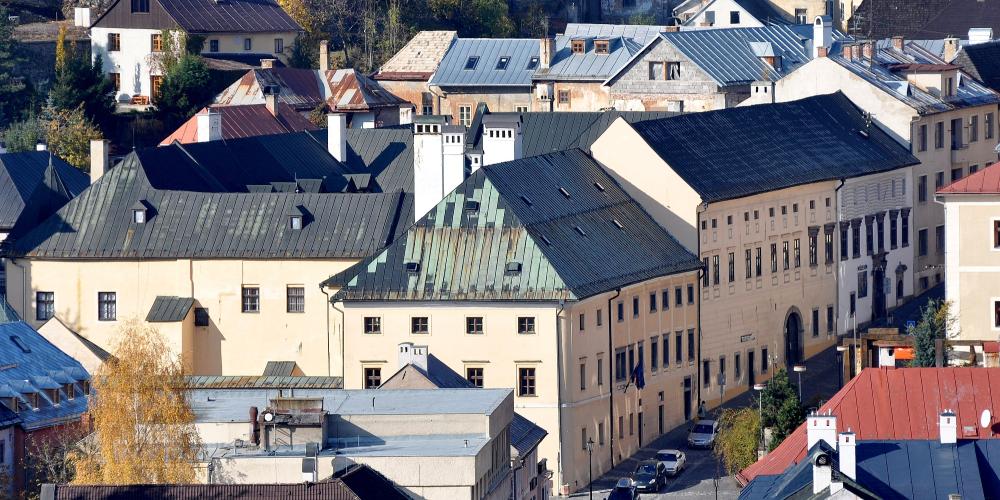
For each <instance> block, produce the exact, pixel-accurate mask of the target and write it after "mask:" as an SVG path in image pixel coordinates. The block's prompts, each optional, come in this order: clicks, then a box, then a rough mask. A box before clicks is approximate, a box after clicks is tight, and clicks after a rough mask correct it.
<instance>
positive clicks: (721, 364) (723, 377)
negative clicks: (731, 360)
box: [719, 356, 728, 384]
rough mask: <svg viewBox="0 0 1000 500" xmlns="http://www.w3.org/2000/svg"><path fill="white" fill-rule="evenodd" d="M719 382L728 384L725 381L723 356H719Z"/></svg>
mask: <svg viewBox="0 0 1000 500" xmlns="http://www.w3.org/2000/svg"><path fill="white" fill-rule="evenodd" d="M719 380H721V381H722V382H723V384H725V383H727V382H728V381H727V380H726V357H725V356H719Z"/></svg>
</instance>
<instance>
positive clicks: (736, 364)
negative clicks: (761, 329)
mask: <svg viewBox="0 0 1000 500" xmlns="http://www.w3.org/2000/svg"><path fill="white" fill-rule="evenodd" d="M742 371H743V363H741V362H740V353H738V352H735V353H733V378H734V379H735V380H740V379H741V378H742V375H743V374H742Z"/></svg>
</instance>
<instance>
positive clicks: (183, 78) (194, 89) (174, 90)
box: [156, 54, 214, 122]
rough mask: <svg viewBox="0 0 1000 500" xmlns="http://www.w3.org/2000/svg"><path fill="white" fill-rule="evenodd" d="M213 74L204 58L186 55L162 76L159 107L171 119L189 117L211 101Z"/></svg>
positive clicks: (169, 120) (171, 120) (166, 117)
mask: <svg viewBox="0 0 1000 500" xmlns="http://www.w3.org/2000/svg"><path fill="white" fill-rule="evenodd" d="M210 84H211V77H210V75H209V73H208V66H206V65H205V61H203V60H202V58H201V57H199V56H196V55H194V54H184V55H182V56H181V57H180V59H179V60H178V62H177V64H175V65H172V66H170V67H169V68H168V69H167V71H166V73H164V75H163V83H162V84H161V85H160V95H159V97H158V98H157V100H156V107H157V109H158V110H159V112H160V114H161V116H163V117H164V119H165V120H166V121H168V122H173V121H178V120H186V119H188V118H190V117H191V116H192V115H194V114H195V113H197V112H198V110H200V109H201V108H202V107H204V106H205V105H206V104H208V103H210V102H211V101H212V97H214V96H213V95H212V88H211V85H210Z"/></svg>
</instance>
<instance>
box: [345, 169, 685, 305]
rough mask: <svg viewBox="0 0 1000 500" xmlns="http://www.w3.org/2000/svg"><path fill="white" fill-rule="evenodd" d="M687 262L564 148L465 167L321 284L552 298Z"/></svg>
mask: <svg viewBox="0 0 1000 500" xmlns="http://www.w3.org/2000/svg"><path fill="white" fill-rule="evenodd" d="M560 190H563V191H565V192H566V193H569V194H570V196H568V197H567V196H565V195H564V194H562V192H561V191H560ZM468 202H474V203H475V204H476V205H477V206H476V207H475V208H474V209H472V210H470V209H468V208H467V205H466V204H467V203H468ZM616 221H617V222H618V224H616ZM618 225H620V226H621V227H618ZM408 263H416V264H417V269H416V271H415V272H413V271H409V270H407V267H408ZM512 266H513V267H512ZM699 267H700V262H699V261H698V259H697V258H696V257H695V256H694V255H692V254H690V253H689V252H688V251H687V250H685V249H684V248H683V247H682V246H681V245H680V244H679V243H678V242H677V240H675V239H674V238H673V237H672V236H671V235H670V234H669V233H667V232H666V231H665V230H664V229H663V228H661V227H660V226H659V225H657V224H656V222H654V221H653V219H652V218H651V217H650V216H649V214H648V213H646V212H645V211H644V210H643V209H642V208H641V207H640V206H639V204H638V203H637V202H636V201H635V200H634V199H632V198H631V197H629V196H628V195H627V194H626V193H625V191H624V190H623V189H622V188H621V186H619V185H618V183H617V182H616V181H615V180H614V178H612V177H611V176H609V175H608V174H607V173H606V172H605V171H604V170H603V169H602V168H601V166H600V165H598V164H597V162H596V161H594V160H593V159H592V158H590V157H589V156H587V155H586V154H584V153H583V152H582V151H580V150H570V151H561V152H557V153H551V154H546V155H541V156H534V157H529V158H523V159H520V160H515V161H510V162H504V163H498V164H494V165H489V166H486V167H483V168H481V169H479V170H477V171H476V172H474V173H473V174H472V175H471V176H470V177H469V178H468V179H466V181H465V182H463V183H462V184H461V185H459V186H458V187H457V188H456V189H455V190H454V191H452V192H451V193H450V194H448V195H447V196H445V198H444V199H443V200H442V201H441V202H440V203H438V205H437V206H436V207H434V208H433V209H431V210H430V211H429V212H428V213H427V214H426V215H424V216H423V217H422V218H421V219H420V220H418V221H417V223H416V224H414V225H413V226H412V227H410V229H409V230H407V232H406V234H405V235H403V236H401V237H400V238H399V239H398V240H396V241H395V242H393V244H392V245H390V246H388V247H387V248H386V249H384V250H382V251H381V252H378V253H376V254H374V255H373V256H372V257H370V258H368V259H364V260H362V261H361V262H359V263H358V264H356V265H355V266H353V267H352V268H350V269H348V270H347V271H345V272H344V273H342V274H341V275H339V276H336V277H334V278H331V280H330V281H331V282H336V283H337V284H340V283H344V285H343V288H341V289H340V290H339V291H338V292H337V294H336V295H335V296H334V298H333V299H332V300H337V301H361V300H490V301H495V300H533V301H537V300H553V301H555V300H564V299H571V300H572V299H582V298H584V297H589V296H591V295H595V294H597V293H601V292H604V291H607V290H613V289H615V288H616V287H621V286H626V285H630V284H633V283H638V282H641V281H645V280H648V279H651V278H654V277H659V276H666V275H671V274H675V273H680V272H685V271H691V270H694V269H698V268H699Z"/></svg>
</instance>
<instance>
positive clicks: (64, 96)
mask: <svg viewBox="0 0 1000 500" xmlns="http://www.w3.org/2000/svg"><path fill="white" fill-rule="evenodd" d="M114 85H115V84H114V83H113V82H112V81H111V79H109V78H108V76H107V75H105V74H104V69H103V68H102V67H101V58H99V57H97V58H94V60H93V61H91V58H90V56H89V55H88V54H73V53H72V52H71V51H69V50H67V51H66V55H65V62H64V63H63V65H62V69H61V70H59V71H58V72H57V74H56V83H55V85H53V86H52V91H51V92H50V93H49V102H50V104H51V106H52V107H53V108H55V109H57V110H62V111H69V110H75V109H77V108H80V107H81V106H82V108H83V112H84V114H85V115H86V117H87V119H89V120H90V121H92V122H94V123H96V124H98V125H99V126H101V127H107V126H110V123H111V119H112V115H113V114H114V112H115V95H114V91H115V88H114Z"/></svg>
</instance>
